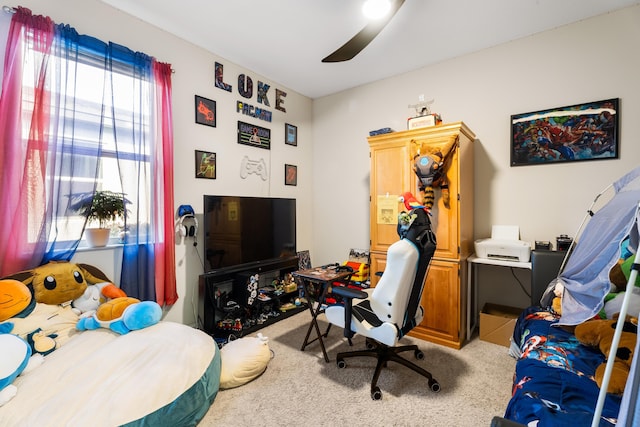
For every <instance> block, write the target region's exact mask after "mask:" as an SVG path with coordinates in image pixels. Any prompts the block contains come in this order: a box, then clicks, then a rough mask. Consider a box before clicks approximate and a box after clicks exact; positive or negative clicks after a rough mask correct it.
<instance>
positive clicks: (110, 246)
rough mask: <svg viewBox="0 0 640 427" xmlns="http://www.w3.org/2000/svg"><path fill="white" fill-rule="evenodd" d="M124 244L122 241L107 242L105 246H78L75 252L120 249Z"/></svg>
mask: <svg viewBox="0 0 640 427" xmlns="http://www.w3.org/2000/svg"><path fill="white" fill-rule="evenodd" d="M123 246H124V245H123V244H122V243H109V244H108V245H107V246H100V247H91V246H78V248H77V249H76V252H96V251H113V250H119V249H122V247H123Z"/></svg>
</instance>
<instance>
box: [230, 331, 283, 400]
mask: <svg viewBox="0 0 640 427" xmlns="http://www.w3.org/2000/svg"><path fill="white" fill-rule="evenodd" d="M220 357H221V358H222V369H221V372H220V388H222V389H225V388H233V387H238V386H241V385H243V384H245V383H248V382H249V381H251V380H253V379H254V378H256V377H258V376H259V375H260V374H262V373H263V372H264V371H265V369H267V365H268V364H269V360H271V351H270V350H269V339H268V338H267V337H264V336H262V334H260V333H259V334H258V336H257V337H244V338H239V339H237V340H235V341H231V342H229V343H228V344H226V345H225V346H224V347H222V350H220Z"/></svg>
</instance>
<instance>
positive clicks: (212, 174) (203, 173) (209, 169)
mask: <svg viewBox="0 0 640 427" xmlns="http://www.w3.org/2000/svg"><path fill="white" fill-rule="evenodd" d="M196 178H208V179H216V153H210V152H208V151H200V150H196Z"/></svg>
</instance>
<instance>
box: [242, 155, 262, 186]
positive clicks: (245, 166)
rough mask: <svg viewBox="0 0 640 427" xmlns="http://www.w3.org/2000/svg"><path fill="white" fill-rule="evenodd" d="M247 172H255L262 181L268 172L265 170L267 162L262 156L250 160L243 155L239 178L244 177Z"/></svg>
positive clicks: (247, 174)
mask: <svg viewBox="0 0 640 427" xmlns="http://www.w3.org/2000/svg"><path fill="white" fill-rule="evenodd" d="M249 174H256V175H258V176H260V177H261V178H262V180H263V181H266V180H267V178H268V177H269V173H268V172H267V164H266V163H265V161H264V159H263V158H261V159H260V160H251V159H249V156H244V158H243V159H242V163H241V164H240V178H242V179H246V178H247V176H249Z"/></svg>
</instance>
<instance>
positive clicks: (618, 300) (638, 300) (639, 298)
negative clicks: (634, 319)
mask: <svg viewBox="0 0 640 427" xmlns="http://www.w3.org/2000/svg"><path fill="white" fill-rule="evenodd" d="M625 294H626V292H619V293H618V294H617V295H616V296H615V297H614V298H613V299H610V300H609V301H607V302H605V303H604V312H605V313H606V314H607V319H613V315H614V314H616V313H620V309H621V308H622V301H623V300H624V297H625ZM627 313H629V314H631V313H636V314H637V313H640V288H638V287H637V286H634V287H633V289H632V290H631V296H630V297H629V306H628V309H627Z"/></svg>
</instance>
